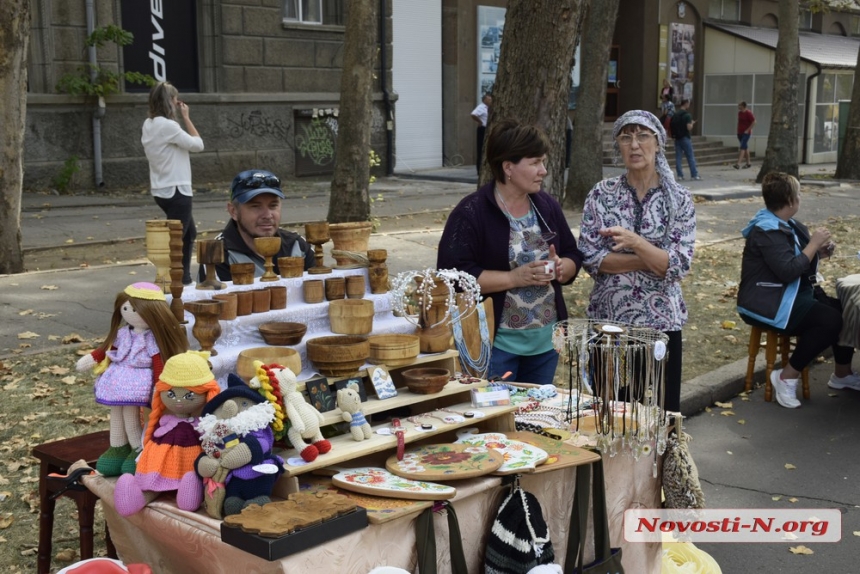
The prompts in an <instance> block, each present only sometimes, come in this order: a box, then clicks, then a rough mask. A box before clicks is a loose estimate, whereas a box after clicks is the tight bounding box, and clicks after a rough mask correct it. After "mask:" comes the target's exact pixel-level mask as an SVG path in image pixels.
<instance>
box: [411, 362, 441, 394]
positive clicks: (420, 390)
mask: <svg viewBox="0 0 860 574" xmlns="http://www.w3.org/2000/svg"><path fill="white" fill-rule="evenodd" d="M401 375H403V380H404V381H405V382H406V387H407V388H408V389H409V390H410V391H412V392H413V393H417V394H419V395H431V394H433V393H438V392H439V391H441V390H442V389H443V388H445V385H447V384H448V380H449V379H450V378H451V371H449V370H448V369H441V368H434V367H421V368H418V369H408V370H406V371H403V372H402V373H401Z"/></svg>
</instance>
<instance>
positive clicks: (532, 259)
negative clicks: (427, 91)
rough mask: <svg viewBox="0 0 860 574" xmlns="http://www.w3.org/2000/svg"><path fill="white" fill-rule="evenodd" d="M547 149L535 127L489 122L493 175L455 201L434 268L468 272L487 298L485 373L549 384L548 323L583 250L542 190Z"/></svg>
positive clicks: (559, 308) (553, 360)
mask: <svg viewBox="0 0 860 574" xmlns="http://www.w3.org/2000/svg"><path fill="white" fill-rule="evenodd" d="M547 152H549V140H548V139H547V137H546V134H544V132H543V131H542V130H541V129H539V128H538V127H536V126H533V125H526V124H522V123H519V122H518V121H515V120H511V119H502V120H498V121H496V122H494V123H493V126H492V127H491V128H490V134H489V137H488V138H487V163H488V164H489V165H490V170H491V171H492V174H493V181H491V182H489V183H487V184H485V185H484V186H482V187H481V188H480V189H479V190H478V191H476V192H474V193H471V194H469V195H467V196H466V197H464V198H463V200H462V201H460V203H459V204H457V207H455V208H454V210H453V211H452V212H451V214H450V215H449V216H448V221H447V222H446V223H445V231H444V232H443V233H442V238H441V240H440V241H439V254H438V256H437V259H436V267H437V268H439V269H459V270H461V271H465V272H467V273H471V274H472V275H474V276H475V277H476V278H477V280H478V284H479V285H480V286H481V293H483V294H486V295H489V297H490V298H491V299H492V300H493V313H494V317H495V328H496V333H495V339H494V341H493V349H492V353H491V355H490V366H489V373H488V375H489V377H494V376H503V375H504V374H505V373H507V372H510V373H511V375H510V377H509V379H508V380H510V381H518V382H522V383H536V384H549V383H552V381H553V377H554V375H555V370H556V365H557V364H558V353H557V352H556V351H555V349H554V348H553V346H552V329H553V325H554V324H555V323H556V321H561V320H564V319H567V308H566V307H565V304H564V298H563V297H562V293H561V286H562V285H568V284H570V283H572V282H573V280H574V278H576V275H577V273H578V272H579V268H580V266H581V264H582V254H581V253H580V252H579V249H577V247H576V239H574V237H573V233H572V232H571V231H570V226H569V225H568V224H567V221H566V220H565V218H564V213H563V212H562V210H561V206H560V205H559V204H558V201H556V200H555V198H553V197H552V196H551V195H550V194H548V193H547V192H545V191H543V189H542V188H543V178H544V176H546V173H547V171H546V166H545V163H546V155H547ZM546 262H552V264H553V265H554V266H555V267H554V269H552V268H551V267H547V266H546Z"/></svg>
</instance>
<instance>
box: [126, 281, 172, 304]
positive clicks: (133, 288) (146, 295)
mask: <svg viewBox="0 0 860 574" xmlns="http://www.w3.org/2000/svg"><path fill="white" fill-rule="evenodd" d="M123 291H125V294H126V295H128V296H129V297H134V298H135V299H147V300H149V301H167V299H166V298H165V297H164V291H162V290H161V287H159V286H158V285H156V284H155V283H147V282H146V281H140V282H139V283H132V284H131V285H129V286H128V287H126V288H125V289H123Z"/></svg>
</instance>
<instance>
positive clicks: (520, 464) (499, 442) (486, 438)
mask: <svg viewBox="0 0 860 574" xmlns="http://www.w3.org/2000/svg"><path fill="white" fill-rule="evenodd" d="M476 430H477V429H474V428H472V429H464V430H461V431H459V432H458V433H457V437H459V438H457V440H456V441H455V444H466V445H472V446H476V447H483V448H488V449H495V450H497V451H499V452H501V453H502V455H503V456H504V457H505V462H504V463H503V464H502V466H500V467H499V468H498V469H497V470H495V471H494V472H493V474H496V475H502V474H524V473H531V472H534V471H535V468H536V467H537V466H538V465H539V464H542V463H543V462H544V461H545V460H547V459H548V458H549V454H548V453H547V452H546V451H545V450H543V449H540V448H538V447H536V446H534V445H532V444H528V443H525V442H520V441H518V440H512V439H510V438H508V436H507V435H504V434H502V433H483V434H475V431H476Z"/></svg>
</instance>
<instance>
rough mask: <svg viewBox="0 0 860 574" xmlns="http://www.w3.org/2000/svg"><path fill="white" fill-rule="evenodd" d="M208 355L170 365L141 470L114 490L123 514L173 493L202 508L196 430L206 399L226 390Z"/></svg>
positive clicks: (158, 387)
mask: <svg viewBox="0 0 860 574" xmlns="http://www.w3.org/2000/svg"><path fill="white" fill-rule="evenodd" d="M208 357H209V353H201V352H197V351H186V352H185V353H182V354H179V355H175V356H173V357H171V358H170V359H168V361H167V362H166V363H165V364H164V370H163V371H162V372H161V377H160V378H159V379H158V382H157V383H156V384H155V394H154V396H153V399H152V413H151V414H150V416H149V423H148V425H147V428H146V436H145V437H144V442H143V452H141V454H140V459H139V460H138V461H137V471H136V472H135V473H134V474H123V475H122V476H120V477H119V479H118V480H117V483H116V488H115V489H114V504H115V505H116V510H117V512H119V513H120V514H121V515H122V516H129V515H131V514H134V513H135V512H138V511H140V510H141V509H143V507H144V506H146V505H147V504H149V503H150V502H152V501H153V500H155V498H156V497H157V496H158V495H159V494H160V493H162V492H166V491H171V490H175V491H176V505H177V506H178V507H179V508H181V509H182V510H190V511H195V510H197V509H198V508H200V504H201V502H202V501H203V482H202V481H201V480H200V477H199V476H197V473H196V472H194V460H195V459H196V458H197V456H198V455H199V454H200V452H201V451H202V449H201V448H200V435H199V434H198V433H197V430H196V429H195V428H194V426H195V424H196V423H197V417H198V416H199V415H200V412H201V411H202V410H203V406H204V405H205V403H206V401H209V400H212V399H213V398H215V397H216V396H217V395H218V393H219V392H220V391H221V388H220V387H219V386H218V382H217V381H216V380H215V376H214V375H213V374H212V371H210V370H209V362H208V360H207V359H208Z"/></svg>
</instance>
